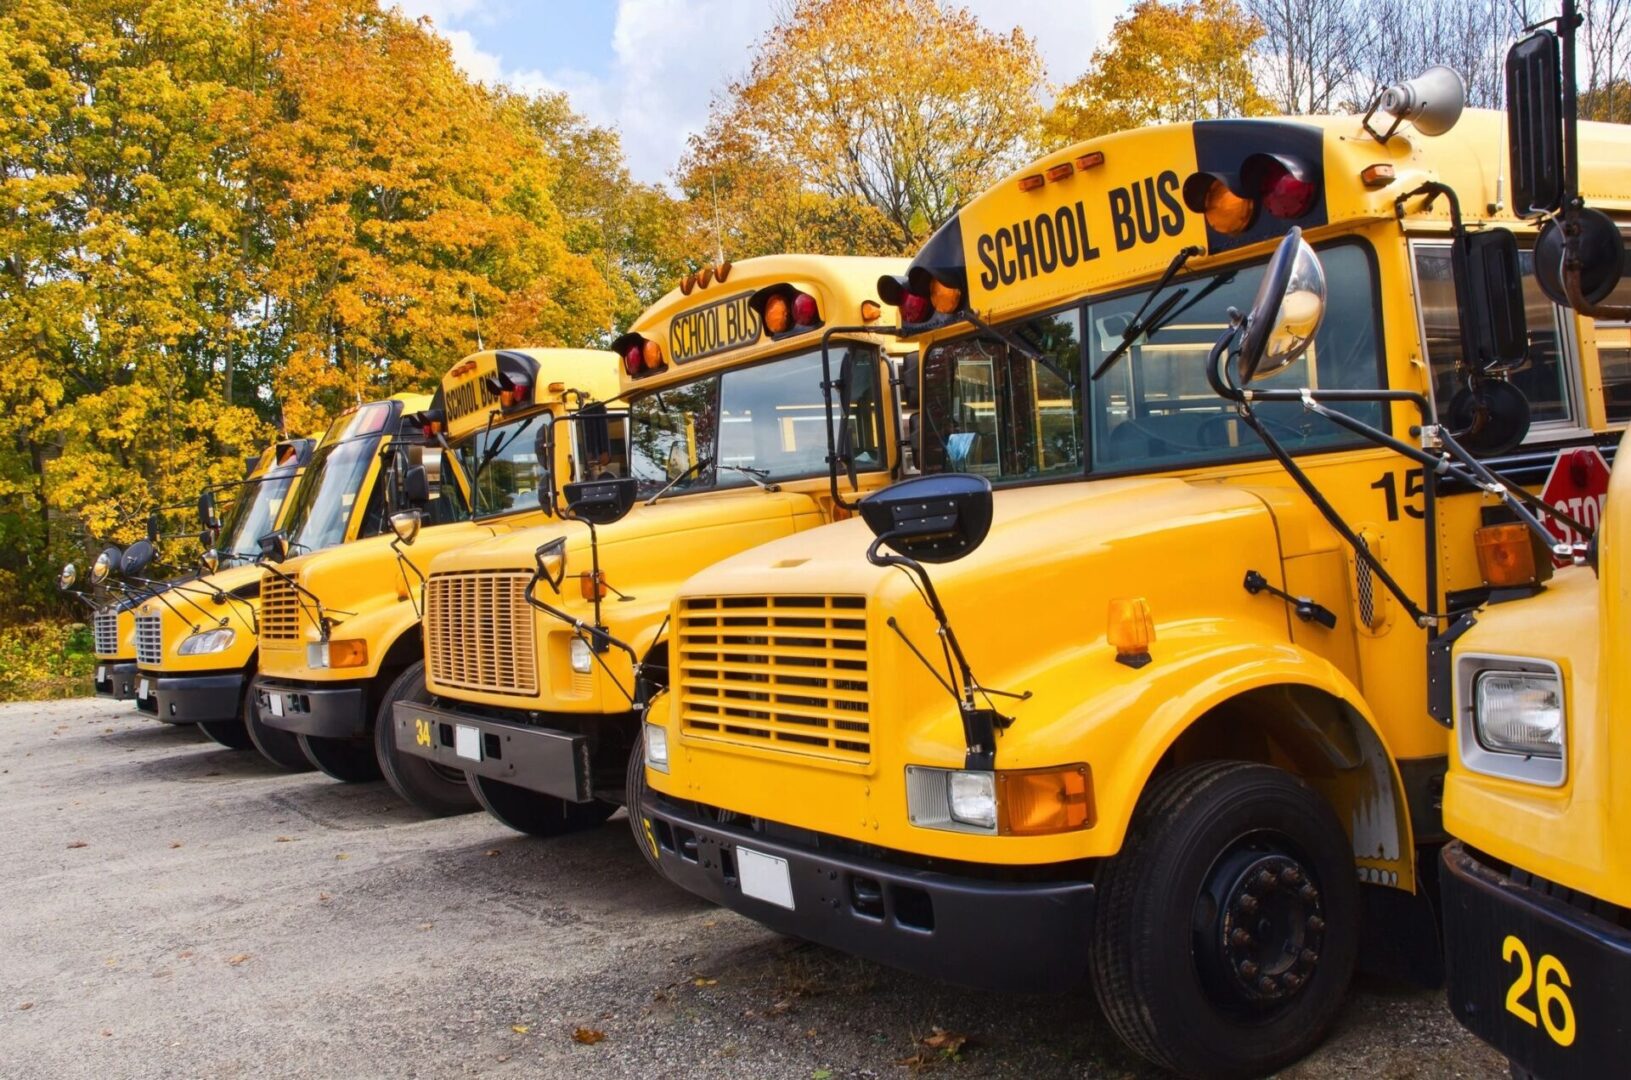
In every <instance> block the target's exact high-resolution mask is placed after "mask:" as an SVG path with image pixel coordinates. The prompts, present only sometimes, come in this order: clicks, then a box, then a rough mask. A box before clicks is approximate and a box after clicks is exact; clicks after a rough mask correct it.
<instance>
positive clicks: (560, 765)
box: [391, 701, 594, 803]
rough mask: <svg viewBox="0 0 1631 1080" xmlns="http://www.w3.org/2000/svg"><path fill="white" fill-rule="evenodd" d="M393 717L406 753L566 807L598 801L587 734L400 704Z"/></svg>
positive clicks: (394, 735) (398, 743) (395, 735)
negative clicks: (565, 803)
mask: <svg viewBox="0 0 1631 1080" xmlns="http://www.w3.org/2000/svg"><path fill="white" fill-rule="evenodd" d="M391 712H392V721H393V725H394V730H393V731H392V738H394V739H395V741H396V748H397V749H398V750H400V751H402V752H403V753H404V754H412V755H413V756H414V757H421V758H424V759H425V760H427V761H434V762H436V763H437V764H439V765H445V766H447V767H448V768H451V769H462V770H463V771H465V772H467V773H475V774H476V775H477V776H486V777H490V778H492V779H494V780H502V781H504V782H505V783H507V784H514V785H515V786H516V787H521V788H526V789H527V790H528V791H536V792H538V793H540V794H543V795H553V796H555V797H556V798H557V799H565V800H567V801H568V802H580V803H581V802H588V801H590V800H591V799H593V798H594V793H593V784H592V779H593V776H594V773H593V770H592V768H591V763H590V758H589V739H588V738H587V737H586V736H584V735H579V734H576V733H574V732H570V731H557V730H555V729H554V728H546V727H538V726H534V725H532V724H519V723H515V722H514V721H510V720H496V719H494V718H492V717H488V716H476V715H472V714H469V713H463V712H457V711H455V710H452V709H443V708H440V707H438V706H434V705H422V704H420V703H418V702H414V701H399V702H397V703H396V704H394V705H393V706H391Z"/></svg>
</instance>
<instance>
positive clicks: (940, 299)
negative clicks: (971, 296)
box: [929, 278, 963, 315]
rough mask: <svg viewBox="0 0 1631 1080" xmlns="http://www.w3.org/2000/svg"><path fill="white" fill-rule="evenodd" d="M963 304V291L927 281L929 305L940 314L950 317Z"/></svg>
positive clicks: (933, 281) (931, 280)
mask: <svg viewBox="0 0 1631 1080" xmlns="http://www.w3.org/2000/svg"><path fill="white" fill-rule="evenodd" d="M962 303H963V290H962V289H958V288H954V287H953V286H950V285H942V284H941V283H940V282H938V281H936V280H934V279H933V278H930V279H929V304H930V305H931V306H932V307H933V308H934V309H935V310H936V311H938V312H939V313H940V314H942V315H950V314H951V313H952V312H954V311H956V310H957V308H958V307H959V306H960V305H961V304H962Z"/></svg>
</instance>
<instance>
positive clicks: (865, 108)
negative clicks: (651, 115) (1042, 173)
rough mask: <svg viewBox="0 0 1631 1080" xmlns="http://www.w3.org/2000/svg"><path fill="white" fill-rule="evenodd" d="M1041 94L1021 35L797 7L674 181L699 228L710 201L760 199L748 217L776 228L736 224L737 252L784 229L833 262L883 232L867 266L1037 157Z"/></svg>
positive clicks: (930, 8) (935, 18) (849, 7)
mask: <svg viewBox="0 0 1631 1080" xmlns="http://www.w3.org/2000/svg"><path fill="white" fill-rule="evenodd" d="M1043 81H1044V80H1043V68H1042V62H1041V60H1040V59H1039V57H1038V55H1037V51H1036V47H1035V45H1034V44H1033V43H1032V41H1031V40H1030V39H1029V38H1028V37H1026V36H1025V34H1024V33H1022V32H1021V31H1019V30H1017V29H1016V30H1012V31H1010V32H1008V33H997V32H993V31H990V30H987V29H985V28H984V27H983V26H981V25H980V23H979V22H978V21H976V20H975V18H974V16H973V15H971V14H970V13H969V12H968V11H967V10H965V9H963V8H959V7H955V6H951V5H949V4H948V5H942V4H927V3H911V2H909V0H796V2H795V3H793V4H792V5H791V6H789V7H788V8H787V9H786V10H785V11H784V13H783V14H782V16H781V17H780V18H779V19H778V20H777V21H776V24H775V25H774V26H773V27H772V28H771V29H770V30H769V32H767V33H766V35H765V36H764V37H763V38H762V39H760V41H759V44H758V46H757V47H756V50H755V53H754V58H753V63H752V66H751V68H750V69H749V71H748V73H747V75H746V76H745V77H744V78H742V79H740V80H738V81H736V82H733V83H731V84H730V86H729V87H728V88H727V90H726V91H725V93H724V95H723V96H722V97H721V98H719V99H718V100H717V101H716V102H715V103H714V107H713V110H712V113H711V116H710V122H709V125H708V129H707V132H706V133H705V134H704V136H703V138H702V139H700V140H693V142H692V145H691V148H690V150H689V152H688V153H687V155H686V157H685V159H684V160H683V161H682V162H681V163H680V167H679V169H678V170H677V173H676V176H677V179H678V181H679V183H680V186H681V188H682V189H683V190H684V191H685V193H686V195H687V196H689V199H688V205H689V206H690V207H691V208H692V210H693V213H694V214H695V215H696V216H697V217H700V218H702V219H703V220H704V221H708V220H709V219H711V217H712V214H713V209H714V204H713V197H714V194H715V192H718V194H719V199H720V207H721V210H730V211H731V212H732V213H733V214H741V213H746V214H750V215H753V214H755V212H756V211H755V201H754V198H753V196H754V195H755V194H758V195H768V196H769V197H768V198H766V199H764V200H763V203H762V207H761V208H760V209H759V210H758V211H757V213H758V214H760V215H762V216H764V217H766V218H773V219H774V220H772V221H767V222H753V223H743V222H741V221H733V223H732V228H733V229H736V230H740V231H741V232H743V233H744V234H746V235H749V236H753V235H758V234H760V233H762V232H764V231H766V230H768V231H769V232H771V233H774V232H775V231H776V230H777V229H780V228H788V227H791V228H792V230H793V234H792V238H798V237H805V236H808V237H812V238H813V239H816V240H818V241H821V243H820V244H819V246H814V249H815V250H831V249H832V242H833V241H837V246H838V247H840V248H842V246H843V243H844V240H845V238H846V237H850V236H854V235H855V233H854V230H855V229H860V230H862V233H861V236H862V238H866V237H868V236H870V234H871V232H872V230H875V229H877V228H878V227H879V225H880V219H881V223H886V229H887V234H888V235H887V237H880V238H879V241H880V242H879V243H875V244H874V243H869V244H868V246H870V247H871V248H872V252H871V253H872V254H882V253H884V252H885V251H911V250H914V249H915V248H916V247H917V246H918V245H919V244H920V243H921V242H922V241H923V240H924V238H925V237H927V236H928V234H929V233H930V232H932V231H933V230H934V229H935V228H936V227H938V226H939V225H940V224H941V223H942V222H944V221H945V220H946V219H947V218H948V217H950V216H951V214H952V213H953V212H955V211H956V209H957V207H958V206H959V205H961V204H962V203H963V202H964V201H965V200H967V199H968V198H970V197H971V196H973V195H975V194H977V193H978V192H980V191H982V190H984V189H985V188H986V187H989V186H990V185H991V184H992V183H994V182H995V181H996V180H998V179H999V178H1000V177H1001V176H1002V175H1004V173H1006V172H1007V171H1009V170H1010V169H1013V168H1015V167H1017V166H1018V165H1019V164H1021V163H1022V162H1023V161H1024V160H1025V159H1026V158H1027V157H1028V156H1029V155H1030V154H1031V153H1032V152H1033V150H1034V147H1035V137H1036V134H1037V127H1038V122H1039V119H1040V107H1039V105H1038V104H1037V102H1038V99H1039V96H1040V92H1041V90H1042V87H1043ZM789 213H791V215H792V217H791V219H789V218H788V216H787V215H788V214H789ZM874 215H877V216H874ZM703 231H707V230H706V229H705V230H703ZM883 241H887V243H884V242H883ZM801 246H811V245H801ZM730 254H735V255H740V254H744V252H730Z"/></svg>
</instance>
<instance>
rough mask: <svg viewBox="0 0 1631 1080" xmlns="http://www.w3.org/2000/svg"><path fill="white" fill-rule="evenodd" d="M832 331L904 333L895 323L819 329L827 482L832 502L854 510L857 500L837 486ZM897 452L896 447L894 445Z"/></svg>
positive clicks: (901, 335)
mask: <svg viewBox="0 0 1631 1080" xmlns="http://www.w3.org/2000/svg"><path fill="white" fill-rule="evenodd" d="M834 334H873V335H878V336H882V337H897V338H900V337H906V336H907V335H906V334H905V333H904V332H903V331H902V330H901V328H900V327H898V326H829V327H827V328H826V329H825V330H823V331H822V332H821V404H822V408H823V410H824V411H825V413H826V425H825V426H826V428H827V482H828V486H829V488H830V489H831V492H832V502H833V505H834V506H835V507H838V508H840V509H843V510H854V509H855V508H856V507H858V506H859V505H860V504H859V503H857V502H855V501H853V500H851V499H847V498H845V497H844V495H843V493H842V492H840V491H839V490H838V443H837V440H836V439H835V438H834V437H833V430H832V429H833V408H832V392H833V389H834V383H833V377H832V352H831V346H832V336H833V335H834ZM844 423H846V424H848V423H849V417H847V416H846V417H844ZM896 452H897V453H899V448H898V447H897V448H896Z"/></svg>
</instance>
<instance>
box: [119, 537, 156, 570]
mask: <svg viewBox="0 0 1631 1080" xmlns="http://www.w3.org/2000/svg"><path fill="white" fill-rule="evenodd" d="M152 561H153V545H152V543H150V542H149V541H147V540H138V541H136V542H135V543H134V544H131V545H130V546H129V547H127V548H125V555H124V558H122V559H120V560H119V572H120V573H121V574H123V575H124V576H125V577H136V576H138V575H139V574H140V573H141V572H142V571H143V570H146V569H147V564H148V563H150V562H152Z"/></svg>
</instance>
